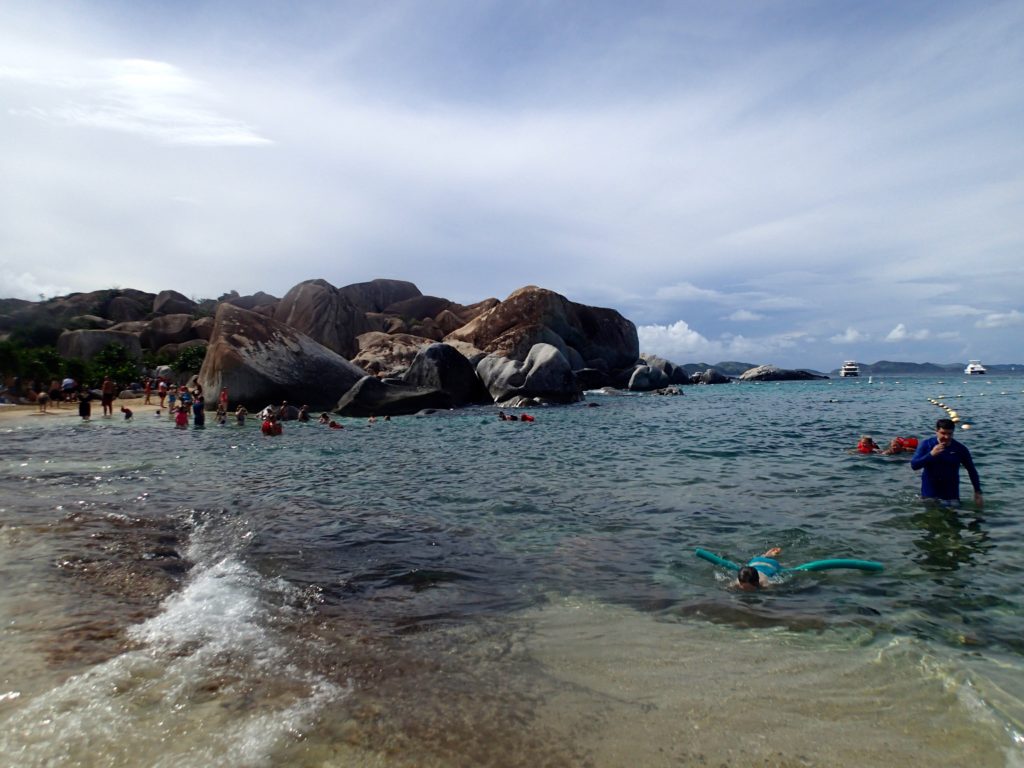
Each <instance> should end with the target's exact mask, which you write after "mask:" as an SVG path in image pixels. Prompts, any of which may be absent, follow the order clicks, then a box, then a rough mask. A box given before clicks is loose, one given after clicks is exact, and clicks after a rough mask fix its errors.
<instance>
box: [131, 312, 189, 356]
mask: <svg viewBox="0 0 1024 768" xmlns="http://www.w3.org/2000/svg"><path fill="white" fill-rule="evenodd" d="M194 338H195V334H194V332H193V331H192V315H164V316H163V317H156V318H153V320H151V321H150V323H149V326H148V327H147V328H146V330H144V331H143V332H142V333H141V334H140V335H139V341H140V342H142V346H144V347H146V349H160V347H163V346H166V345H167V344H181V343H182V342H183V341H189V340H190V339H194Z"/></svg>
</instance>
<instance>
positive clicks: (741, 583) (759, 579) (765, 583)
mask: <svg viewBox="0 0 1024 768" xmlns="http://www.w3.org/2000/svg"><path fill="white" fill-rule="evenodd" d="M781 552H782V548H781V547H772V548H771V549H769V550H768V551H767V552H765V553H764V554H763V555H761V556H759V557H752V558H751V559H750V562H748V563H747V564H746V565H744V566H743V567H742V568H740V571H739V574H738V577H737V579H736V583H735V584H734V585H733V586H735V587H736V588H737V589H742V590H743V591H744V592H756V591H757V590H758V589H761V588H762V587H770V586H771V581H770V579H771V578H772V577H773V576H777V575H778V574H779V572H780V571H781V570H782V566H781V565H779V562H778V560H775V559H774V558H775V556H776V555H778V554H779V553H781Z"/></svg>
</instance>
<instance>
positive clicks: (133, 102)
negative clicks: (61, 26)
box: [0, 59, 270, 146]
mask: <svg viewBox="0 0 1024 768" xmlns="http://www.w3.org/2000/svg"><path fill="white" fill-rule="evenodd" d="M51 67H52V68H51V69H48V70H47V69H30V68H15V67H4V68H0V80H8V81H11V82H12V83H14V84H16V85H21V86H26V85H27V86H35V89H34V95H33V96H31V97H29V98H30V99H32V100H42V101H50V100H52V99H53V97H54V96H55V95H56V96H57V103H55V104H52V105H47V106H40V105H38V104H32V103H29V104H28V105H26V106H21V107H12V108H10V109H9V110H8V112H9V114H12V115H14V116H16V117H26V118H35V119H38V120H42V121H44V122H49V123H54V124H64V125H71V126H82V127H86V128H95V129H99V130H107V131H115V132H120V133H132V134H136V135H139V136H143V137H145V138H148V139H151V140H154V141H159V142H162V143H167V144H191V145H197V146H200V145H201V146H257V145H261V144H269V143H270V140H269V139H267V138H265V137H263V136H260V135H259V134H258V133H257V132H256V131H255V130H254V129H253V128H251V127H250V126H248V125H246V124H245V123H243V122H240V121H238V120H234V119H230V118H226V117H222V116H221V115H219V114H217V112H216V111H215V110H214V109H212V108H211V107H210V106H209V105H208V102H211V101H214V100H215V99H214V97H213V95H212V94H211V93H209V88H208V86H207V85H206V84H204V83H202V82H200V81H198V80H196V79H193V78H191V77H189V76H188V75H186V74H185V73H184V72H183V71H182V70H181V69H179V68H178V67H176V66H174V65H173V64H169V63H167V62H162V61H150V60H147V59H105V60H90V59H78V60H74V59H61V60H59V61H58V62H54V63H53V64H52V65H51Z"/></svg>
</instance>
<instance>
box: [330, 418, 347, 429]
mask: <svg viewBox="0 0 1024 768" xmlns="http://www.w3.org/2000/svg"><path fill="white" fill-rule="evenodd" d="M327 426H328V427H330V428H331V429H344V428H345V427H343V426H342V425H341V424H339V423H338V422H336V421H334V420H333V419H332V420H331V422H330V423H329V424H328V425H327Z"/></svg>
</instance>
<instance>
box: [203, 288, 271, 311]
mask: <svg viewBox="0 0 1024 768" xmlns="http://www.w3.org/2000/svg"><path fill="white" fill-rule="evenodd" d="M279 301H281V300H280V299H279V298H277V297H276V296H271V295H270V294H269V293H264V292H263V291H257V292H256V293H253V294H251V295H249V296H240V295H239V294H238V291H231V292H230V293H225V294H223V295H221V296H220V297H219V298H218V299H217V303H218V304H222V303H228V304H234V305H235V306H236V307H241V308H242V309H252V310H255V309H257V308H258V307H270V308H271V309H273V308H275V307H276V306H277V303H278V302H279Z"/></svg>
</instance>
